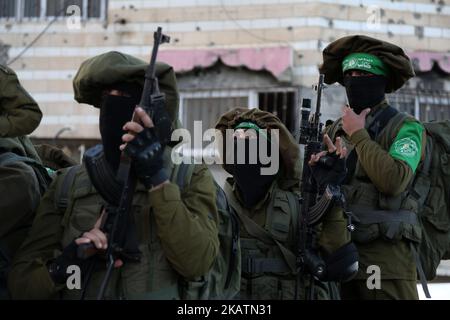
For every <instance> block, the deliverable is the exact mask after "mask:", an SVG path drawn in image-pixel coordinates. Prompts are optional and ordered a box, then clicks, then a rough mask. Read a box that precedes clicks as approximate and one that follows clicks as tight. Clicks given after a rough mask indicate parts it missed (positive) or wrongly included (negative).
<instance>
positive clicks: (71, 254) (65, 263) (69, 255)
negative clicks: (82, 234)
mask: <svg viewBox="0 0 450 320" xmlns="http://www.w3.org/2000/svg"><path fill="white" fill-rule="evenodd" d="M77 249H78V244H76V243H75V240H74V241H72V242H71V243H70V244H69V245H68V246H67V247H65V248H64V249H63V251H62V253H61V254H60V255H59V256H58V257H57V258H56V259H54V260H51V261H49V262H48V263H47V269H48V272H49V274H50V277H51V278H52V280H53V282H55V283H56V284H64V283H66V281H67V278H68V277H69V275H70V274H68V273H67V268H68V267H69V266H71V265H77V266H79V267H80V269H82V265H83V264H84V262H85V261H84V260H82V259H79V258H78V257H77Z"/></svg>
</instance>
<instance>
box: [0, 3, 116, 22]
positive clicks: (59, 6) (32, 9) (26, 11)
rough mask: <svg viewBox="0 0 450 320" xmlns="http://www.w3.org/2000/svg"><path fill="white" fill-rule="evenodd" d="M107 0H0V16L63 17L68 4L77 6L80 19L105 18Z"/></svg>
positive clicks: (15, 17) (13, 17) (19, 17)
mask: <svg viewBox="0 0 450 320" xmlns="http://www.w3.org/2000/svg"><path fill="white" fill-rule="evenodd" d="M107 1H108V0H0V18H8V19H9V18H12V19H15V20H17V21H20V20H22V19H46V18H49V17H64V16H66V15H67V8H68V7H69V6H73V5H75V6H78V7H79V8H80V12H81V19H82V20H87V19H100V20H104V19H106V13H107V12H106V11H107Z"/></svg>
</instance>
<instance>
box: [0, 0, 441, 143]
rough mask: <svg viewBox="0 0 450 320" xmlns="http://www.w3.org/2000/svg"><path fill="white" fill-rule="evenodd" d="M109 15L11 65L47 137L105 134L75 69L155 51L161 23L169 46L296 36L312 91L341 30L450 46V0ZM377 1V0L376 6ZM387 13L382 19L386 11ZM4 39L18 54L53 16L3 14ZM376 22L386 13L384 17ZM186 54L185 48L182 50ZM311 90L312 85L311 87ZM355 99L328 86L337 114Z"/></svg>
mask: <svg viewBox="0 0 450 320" xmlns="http://www.w3.org/2000/svg"><path fill="white" fill-rule="evenodd" d="M108 3H109V4H108V10H107V19H106V20H105V21H98V20H92V21H91V20H88V21H85V22H83V23H82V25H81V28H80V29H78V30H71V29H68V28H67V25H66V21H65V20H61V21H57V22H55V23H53V24H52V25H51V26H50V28H49V29H48V30H47V32H46V33H45V34H44V35H43V36H42V37H41V38H40V39H39V40H38V41H37V42H36V43H35V44H34V45H33V46H32V47H31V48H30V49H28V50H27V51H26V53H25V54H24V55H23V56H22V57H21V58H20V59H18V60H17V61H16V62H14V63H13V64H12V65H11V67H12V68H14V69H15V70H16V71H17V73H18V74H19V77H20V79H21V80H22V83H23V85H24V87H25V88H26V89H27V90H29V91H30V93H31V94H32V95H33V96H34V97H35V98H36V100H37V101H38V102H39V104H40V105H41V108H42V109H43V112H44V114H45V116H44V119H43V121H42V124H41V126H40V127H39V128H38V129H37V130H36V131H35V133H34V135H35V136H37V137H45V138H51V137H53V136H54V135H55V134H56V132H57V131H58V130H60V129H61V128H63V127H66V126H69V127H72V130H71V131H66V132H65V133H64V137H66V138H70V137H73V138H81V139H83V138H95V137H98V129H97V125H96V123H97V117H98V113H97V110H96V109H94V108H91V107H88V106H80V105H78V104H77V103H75V102H74V101H73V92H72V83H71V81H72V78H73V76H74V75H75V73H76V70H77V68H78V67H79V65H80V63H81V62H82V61H83V60H84V59H86V58H88V57H90V56H92V55H95V54H99V53H103V52H106V51H108V50H120V51H124V52H127V53H130V54H133V55H136V56H139V57H141V58H144V59H145V60H147V59H148V57H149V54H150V47H151V44H152V31H153V30H155V28H156V26H162V27H163V28H164V31H165V32H166V33H168V34H169V35H170V36H171V38H172V42H171V44H169V45H164V46H163V47H161V50H168V49H177V48H199V49H200V48H203V49H205V48H229V47H265V46H277V45H283V46H285V45H288V46H290V47H291V48H292V50H293V52H294V54H293V65H292V76H293V78H292V79H293V83H292V84H293V85H296V86H301V87H302V88H303V93H304V94H305V95H308V94H309V88H310V87H311V85H312V84H313V83H314V82H315V81H317V76H318V74H317V66H318V65H319V64H320V63H321V50H322V49H323V48H324V47H325V46H326V45H327V44H328V43H329V42H330V41H333V40H335V39H337V38H339V37H342V36H345V35H350V34H361V33H362V34H366V35H369V36H374V37H378V38H381V39H384V40H387V41H391V42H393V43H396V44H398V45H400V46H402V47H403V48H404V49H405V50H406V51H408V52H409V51H437V52H448V50H449V48H450V22H449V21H450V6H449V5H445V4H441V3H443V2H441V1H439V2H438V1H434V0H433V1H432V0H415V1H388V0H373V1H353V0H338V1H331V0H317V1H303V0H295V1H294V0H258V1H256V0H239V1H237V0H226V1H225V0H165V1H162V0H151V1H131V0H110V1H108ZM369 4H370V5H369ZM378 18H379V21H377V19H378ZM1 22H2V23H1V25H0V39H1V41H2V42H3V43H4V44H6V45H8V46H11V47H10V49H9V51H8V55H9V59H12V58H14V57H16V56H17V55H18V54H19V53H20V52H21V51H22V50H23V49H24V47H25V46H27V44H29V43H30V42H31V41H32V40H33V39H35V37H36V36H37V35H38V33H39V32H41V31H42V30H43V29H44V28H45V27H46V25H47V23H48V22H49V21H27V20H25V19H24V20H23V21H21V22H17V21H14V20H11V19H9V20H2V21H1ZM373 22H379V23H378V24H374V23H373ZM181 58H182V57H180V59H181ZM302 95H303V94H302ZM341 101H342V103H343V102H344V101H345V98H344V96H343V90H342V89H339V88H337V87H336V88H334V87H333V88H329V89H328V90H327V91H326V92H325V93H324V113H325V112H328V111H327V110H329V115H327V116H330V117H331V116H333V115H336V114H338V110H339V109H338V108H337V107H334V108H331V107H328V106H327V103H331V102H333V105H339V104H341Z"/></svg>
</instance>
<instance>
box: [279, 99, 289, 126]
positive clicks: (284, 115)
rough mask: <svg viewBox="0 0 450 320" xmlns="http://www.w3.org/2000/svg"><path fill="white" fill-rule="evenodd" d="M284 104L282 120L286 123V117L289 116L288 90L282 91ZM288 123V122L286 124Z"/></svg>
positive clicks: (282, 106)
mask: <svg viewBox="0 0 450 320" xmlns="http://www.w3.org/2000/svg"><path fill="white" fill-rule="evenodd" d="M281 98H282V105H281V110H282V111H281V117H282V118H281V121H283V123H284V124H286V118H287V109H288V106H287V92H283V93H282V96H281ZM286 125H287V124H286Z"/></svg>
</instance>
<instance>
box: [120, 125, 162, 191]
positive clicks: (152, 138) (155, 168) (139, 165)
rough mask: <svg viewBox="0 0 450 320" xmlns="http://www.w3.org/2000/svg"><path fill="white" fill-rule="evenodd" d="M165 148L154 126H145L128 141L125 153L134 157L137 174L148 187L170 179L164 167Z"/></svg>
mask: <svg viewBox="0 0 450 320" xmlns="http://www.w3.org/2000/svg"><path fill="white" fill-rule="evenodd" d="M163 150H164V149H163V147H162V145H161V143H160V142H159V139H158V138H157V137H156V135H155V134H154V130H153V128H147V127H145V128H144V130H142V131H141V132H139V133H138V134H137V135H136V136H135V138H134V139H133V140H131V141H130V142H128V143H127V146H126V148H125V153H126V154H127V155H128V156H129V157H130V158H131V159H132V161H133V166H134V169H135V172H136V175H137V177H138V179H139V180H140V181H141V182H142V183H143V184H144V186H145V187H146V188H147V189H150V188H152V187H154V186H157V185H159V184H161V183H163V182H164V181H166V180H167V179H168V176H167V173H166V171H165V169H164V168H163V160H162V155H163Z"/></svg>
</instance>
